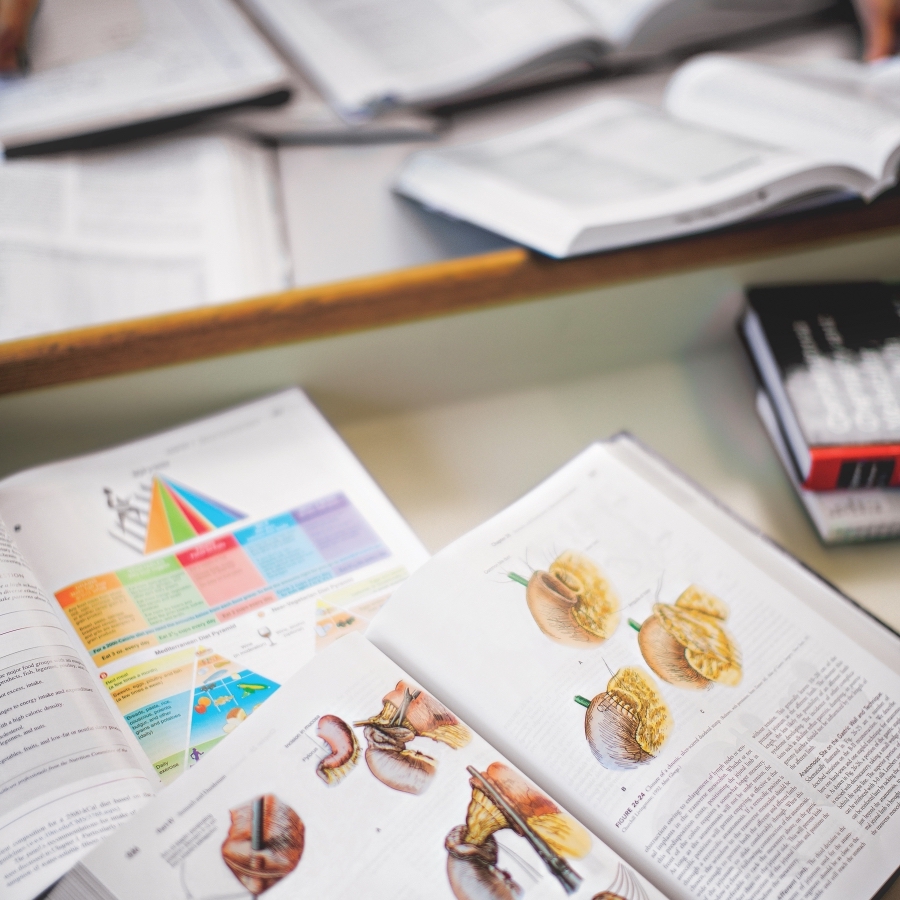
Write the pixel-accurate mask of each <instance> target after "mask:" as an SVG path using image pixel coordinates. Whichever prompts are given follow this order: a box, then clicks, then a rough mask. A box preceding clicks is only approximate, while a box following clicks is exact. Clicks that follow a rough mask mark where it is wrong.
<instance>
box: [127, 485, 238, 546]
mask: <svg viewBox="0 0 900 900" xmlns="http://www.w3.org/2000/svg"><path fill="white" fill-rule="evenodd" d="M242 518H244V514H243V513H240V512H238V511H237V510H234V509H231V508H230V507H228V506H225V505H224V504H223V503H219V502H218V501H216V500H212V499H210V498H209V497H207V496H205V495H203V494H200V493H198V492H197V491H194V490H192V489H191V488H186V487H184V486H183V485H180V484H176V483H175V482H173V481H169V480H168V479H166V478H160V477H159V476H155V477H154V478H153V487H152V489H151V494H150V514H149V517H148V520H147V537H146V540H145V543H144V553H153V552H154V551H156V550H164V549H165V548H166V547H171V546H173V545H174V544H180V543H181V542H182V541H189V540H190V539H191V538H193V537H196V536H197V535H199V534H206V533H207V532H209V531H214V530H215V529H216V528H221V527H222V526H223V525H228V524H230V523H231V522H234V521H237V520H238V519H242Z"/></svg>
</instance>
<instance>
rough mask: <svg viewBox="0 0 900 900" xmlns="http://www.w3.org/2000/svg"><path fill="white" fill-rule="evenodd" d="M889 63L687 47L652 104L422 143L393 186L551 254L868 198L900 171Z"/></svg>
mask: <svg viewBox="0 0 900 900" xmlns="http://www.w3.org/2000/svg"><path fill="white" fill-rule="evenodd" d="M897 73H898V66H897V64H896V62H894V63H892V64H890V66H889V67H888V68H887V69H885V68H883V67H882V68H879V67H875V68H872V67H867V66H865V65H863V64H859V63H857V64H855V65H854V64H853V63H851V62H849V61H842V62H841V63H840V64H837V65H835V66H828V65H824V64H822V63H815V64H809V65H805V64H803V63H802V62H801V63H797V62H793V61H789V60H783V61H780V62H778V63H773V62H772V61H768V62H766V63H763V62H759V61H754V60H750V59H743V58H738V57H735V56H727V55H724V54H708V55H704V56H700V57H695V58H694V59H692V60H690V61H688V62H687V63H685V64H684V65H682V66H681V67H680V68H679V69H678V70H676V72H675V74H674V75H673V76H672V78H671V79H670V81H669V84H668V86H667V89H666V93H665V98H664V101H663V104H662V109H658V108H655V107H651V106H649V105H644V104H639V103H635V102H633V101H631V100H627V99H624V98H615V97H610V98H607V99H604V100H601V101H597V102H596V103H594V104H591V105H587V106H584V107H581V108H579V109H575V110H572V111H570V112H567V113H565V114H563V115H561V116H558V117H555V118H550V119H547V120H545V121H543V122H540V123H538V124H534V125H531V126H529V127H528V128H525V129H522V130H520V131H515V132H511V133H509V134H507V135H502V136H499V137H495V138H491V139H489V140H487V141H482V142H479V143H474V144H468V145H462V146H450V147H441V148H436V149H433V150H431V149H428V150H421V151H419V152H417V153H415V154H413V155H412V156H411V157H410V158H409V159H408V160H407V161H406V163H405V164H404V165H403V167H402V168H401V170H400V172H399V173H398V175H397V178H396V181H395V189H396V190H397V191H398V192H399V193H401V194H402V195H404V196H406V197H409V198H411V199H413V200H416V201H418V202H419V203H422V204H423V205H425V206H426V207H428V208H430V209H433V210H436V211H438V212H441V213H444V214H446V215H449V216H452V217H454V218H458V219H462V220H464V221H467V222H471V223H473V224H476V225H479V226H480V227H482V228H486V229H489V230H491V231H495V232H497V233H498V234H501V235H503V236H504V237H507V238H511V239H513V240H515V241H518V242H520V243H523V244H525V245H526V246H528V247H531V248H533V249H535V250H539V251H541V252H542V253H545V254H548V255H549V256H553V257H568V256H574V255H578V254H585V253H592V252H596V251H602V250H609V249H613V248H617V247H623V246H628V245H630V244H640V243H647V242H651V241H657V240H664V239H667V238H672V237H677V236H679V235H684V234H691V233H695V232H699V231H706V230H709V229H712V228H718V227H723V226H726V225H729V224H732V223H734V222H739V221H743V220H746V219H750V218H753V217H757V216H760V215H762V214H767V215H773V214H777V213H784V212H789V211H791V210H795V209H797V208H798V206H802V205H810V204H815V203H827V202H832V201H833V200H835V199H841V198H846V197H847V196H861V197H863V198H865V199H866V200H871V199H872V198H874V197H876V196H877V195H878V194H880V193H882V192H884V191H885V190H887V189H888V188H890V187H892V186H893V185H894V184H895V183H896V180H897V168H898V162H900V107H898V105H897V102H896V98H897V97H898V96H900V93H898V74H897Z"/></svg>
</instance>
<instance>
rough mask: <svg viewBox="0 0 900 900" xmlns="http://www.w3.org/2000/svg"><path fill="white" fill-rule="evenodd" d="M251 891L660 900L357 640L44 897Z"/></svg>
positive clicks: (146, 898) (464, 899) (321, 662)
mask: <svg viewBox="0 0 900 900" xmlns="http://www.w3.org/2000/svg"><path fill="white" fill-rule="evenodd" d="M603 891H612V893H610V894H604V893H601V892H603ZM263 892H265V895H266V897H267V898H272V900H277V898H279V897H283V898H287V897H328V898H334V900H340V898H348V900H349V898H357V897H359V896H361V895H363V896H366V897H371V898H373V900H374V898H384V900H388V898H395V897H428V898H434V900H454V898H455V900H514V898H521V900H538V898H545V900H552V898H558V900H563V898H565V897H566V896H572V897H576V898H583V900H589V898H591V897H615V898H619V900H663V898H662V896H661V895H660V894H659V893H658V892H657V891H656V890H654V889H653V888H652V887H651V886H650V885H649V884H648V883H647V882H646V881H645V880H644V879H643V878H641V876H640V875H638V874H637V873H636V872H635V871H634V870H632V869H631V868H630V867H628V866H627V865H626V864H624V863H623V862H622V861H621V859H619V858H618V857H617V856H616V854H614V853H613V852H612V851H611V850H609V849H608V848H607V847H606V846H604V845H603V844H602V843H601V842H600V841H598V840H597V838H596V837H594V836H593V835H591V834H590V833H589V832H588V831H587V830H586V829H585V828H584V827H583V826H582V825H581V824H579V823H578V822H577V821H576V820H575V819H573V818H572V817H571V816H570V815H569V814H568V813H566V812H565V810H563V809H562V808H560V807H559V806H558V805H557V803H556V802H555V801H554V800H553V799H551V798H550V797H548V796H547V795H546V794H544V792H543V791H541V790H540V789H539V788H538V787H537V786H536V785H534V784H531V783H529V782H528V780H527V779H526V778H525V777H524V776H523V775H522V774H521V773H520V772H518V771H516V769H515V768H514V767H513V766H511V765H510V764H509V763H508V761H507V760H505V759H504V758H503V756H502V755H501V754H499V753H498V752H497V751H496V750H494V749H493V748H492V747H491V746H490V745H489V744H487V743H486V742H485V741H484V740H482V739H481V738H480V737H478V736H477V735H475V734H473V733H472V731H471V730H470V729H469V728H468V727H467V726H466V725H465V724H464V723H463V722H461V721H460V720H459V719H458V718H457V717H456V716H455V715H453V713H452V712H451V711H450V710H448V709H447V708H446V707H445V706H444V705H443V704H442V703H441V702H440V700H439V699H436V698H434V697H432V696H429V695H428V694H427V693H426V692H424V691H422V690H421V689H420V688H419V686H418V685H416V684H415V683H414V682H413V681H411V680H410V679H409V677H408V676H407V675H406V673H405V672H403V671H402V670H401V669H400V668H398V667H397V666H396V665H395V664H393V663H392V662H391V661H390V660H388V659H387V658H385V657H384V656H382V655H381V654H380V653H379V652H378V651H377V650H376V649H375V648H374V647H372V645H371V644H369V643H368V642H367V641H365V640H364V639H363V638H362V637H359V636H358V635H352V636H351V637H350V638H348V639H347V640H346V641H341V642H340V644H337V645H335V646H334V647H332V648H330V649H329V651H328V652H327V653H325V654H323V655H322V656H320V657H318V658H316V659H315V660H314V661H313V662H312V663H310V665H309V666H307V667H306V668H305V669H304V670H303V671H302V672H301V673H299V674H298V675H297V676H296V677H295V678H294V679H292V680H291V682H290V683H289V684H287V685H285V687H284V688H283V689H282V692H281V694H280V696H279V697H278V698H277V700H276V701H275V702H273V703H272V704H271V705H270V706H268V707H267V708H266V709H264V710H262V711H261V712H260V714H259V717H258V719H257V721H256V723H255V727H254V728H253V729H252V730H251V729H247V730H246V732H244V733H242V734H238V735H236V736H235V739H234V741H233V742H230V743H229V744H228V745H227V746H226V747H223V749H222V751H220V752H219V753H217V754H216V755H215V756H214V757H213V758H212V759H210V761H209V762H208V763H207V764H206V765H204V766H202V767H201V768H199V769H197V770H196V771H194V772H191V773H190V774H189V775H188V776H187V777H186V778H185V780H184V781H183V782H182V785H181V789H180V790H179V793H178V795H177V796H175V795H172V794H169V793H166V794H164V795H163V796H162V797H160V798H159V799H158V800H157V801H156V802H155V803H154V804H152V805H151V806H149V807H148V808H147V809H146V810H145V811H144V812H143V813H142V814H140V815H139V816H138V817H137V818H135V819H133V820H132V821H131V822H129V823H128V825H126V826H125V827H124V828H122V829H121V830H120V831H119V832H118V834H116V835H115V836H114V837H113V838H112V839H110V840H109V841H107V842H106V843H105V844H104V845H103V847H102V848H100V849H99V850H98V851H97V852H95V853H94V854H92V855H91V856H90V857H89V859H87V860H86V861H85V862H84V863H83V864H82V865H79V866H78V867H77V868H76V869H75V871H74V872H73V873H72V874H71V875H70V876H69V877H67V878H66V879H65V880H64V881H63V882H62V883H61V884H60V885H59V886H57V888H56V889H55V890H54V891H53V893H52V894H51V896H52V897H53V898H54V900H66V898H74V897H78V898H85V897H95V898H97V900H100V898H102V900H113V898H120V900H157V898H159V897H167V898H170V900H180V898H184V900H190V898H208V897H235V898H239V897H246V896H254V897H258V896H259V895H260V894H262V893H263Z"/></svg>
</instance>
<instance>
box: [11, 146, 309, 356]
mask: <svg viewBox="0 0 900 900" xmlns="http://www.w3.org/2000/svg"><path fill="white" fill-rule="evenodd" d="M277 190H278V184H277V174H276V165H275V159H274V151H272V150H267V149H265V148H263V147H260V146H257V145H255V144H253V143H251V142H249V141H244V140H240V139H237V138H234V139H231V138H223V137H210V136H207V137H191V138H188V137H181V138H177V139H170V140H165V141H164V140H161V139H157V140H154V141H147V142H141V143H139V144H131V145H129V146H128V147H127V148H117V149H115V150H104V151H102V152H100V151H94V152H91V153H90V154H81V155H76V154H72V155H67V156H62V155H57V156H54V157H53V158H45V157H40V158H34V159H31V158H29V159H16V160H11V161H7V162H6V163H4V164H2V165H0V195H2V197H3V209H2V213H0V340H2V341H9V340H16V339H19V338H26V337H32V336H35V335H37V334H46V333H52V332H57V331H63V330H65V329H71V328H84V327H87V326H91V325H101V324H105V323H107V322H113V321H116V320H121V319H135V318H140V317H143V316H151V315H161V314H164V313H170V312H176V311H179V310H184V309H190V308H195V307H198V306H203V305H205V304H209V303H224V302H226V301H229V300H239V299H243V298H245V297H252V296H258V295H260V294H265V293H269V292H274V291H279V290H284V288H286V287H288V285H289V284H290V280H291V266H290V258H289V254H288V249H287V247H286V243H285V239H284V227H283V221H282V218H281V209H280V207H279V205H278V204H277V201H276V193H277Z"/></svg>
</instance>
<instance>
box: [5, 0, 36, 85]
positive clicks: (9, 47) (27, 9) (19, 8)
mask: <svg viewBox="0 0 900 900" xmlns="http://www.w3.org/2000/svg"><path fill="white" fill-rule="evenodd" d="M38 2H39V0H0V72H16V71H18V69H19V66H20V62H21V59H22V53H23V51H24V50H25V42H26V41H27V40H28V28H29V26H30V25H31V19H32V16H34V11H35V10H36V9H37V5H38Z"/></svg>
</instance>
